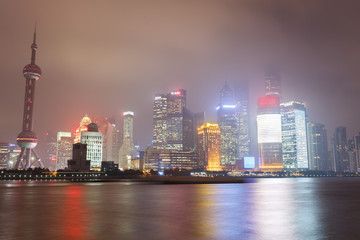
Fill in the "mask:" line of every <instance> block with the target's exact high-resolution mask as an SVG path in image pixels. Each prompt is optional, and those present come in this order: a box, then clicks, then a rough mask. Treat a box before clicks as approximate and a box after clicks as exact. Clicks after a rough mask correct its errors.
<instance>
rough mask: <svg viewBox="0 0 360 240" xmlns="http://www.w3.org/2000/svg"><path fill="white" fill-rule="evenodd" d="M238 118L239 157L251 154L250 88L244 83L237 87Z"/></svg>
mask: <svg viewBox="0 0 360 240" xmlns="http://www.w3.org/2000/svg"><path fill="white" fill-rule="evenodd" d="M235 101H236V119H237V127H238V134H239V150H238V151H239V153H238V154H239V159H244V157H246V156H250V133H249V122H250V118H249V88H248V84H247V83H242V84H240V85H238V86H237V87H236V88H235Z"/></svg>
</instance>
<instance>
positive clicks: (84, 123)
mask: <svg viewBox="0 0 360 240" xmlns="http://www.w3.org/2000/svg"><path fill="white" fill-rule="evenodd" d="M90 123H91V119H90V118H89V117H88V115H87V114H85V116H84V117H83V118H82V119H81V121H80V126H79V127H78V128H77V129H76V130H75V138H74V143H79V142H80V140H81V133H82V132H86V131H87V130H88V129H87V126H88V125H89V124H90Z"/></svg>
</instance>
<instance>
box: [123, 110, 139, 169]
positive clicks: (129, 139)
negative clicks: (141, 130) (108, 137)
mask: <svg viewBox="0 0 360 240" xmlns="http://www.w3.org/2000/svg"><path fill="white" fill-rule="evenodd" d="M123 116H124V128H123V130H124V134H123V143H122V145H121V147H120V150H119V168H120V169H122V170H125V169H129V168H130V163H131V159H132V156H133V153H134V152H135V151H136V149H135V146H134V139H133V133H134V112H131V111H127V112H124V113H123Z"/></svg>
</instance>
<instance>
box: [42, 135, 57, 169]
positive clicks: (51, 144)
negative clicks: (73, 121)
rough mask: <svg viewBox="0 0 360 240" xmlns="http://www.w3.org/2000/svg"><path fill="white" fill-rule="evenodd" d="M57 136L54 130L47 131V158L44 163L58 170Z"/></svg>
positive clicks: (49, 167)
mask: <svg viewBox="0 0 360 240" xmlns="http://www.w3.org/2000/svg"><path fill="white" fill-rule="evenodd" d="M56 154H57V138H56V135H55V134H54V133H52V132H47V133H46V159H45V161H44V165H45V166H46V167H47V168H48V169H49V170H51V171H55V170H56Z"/></svg>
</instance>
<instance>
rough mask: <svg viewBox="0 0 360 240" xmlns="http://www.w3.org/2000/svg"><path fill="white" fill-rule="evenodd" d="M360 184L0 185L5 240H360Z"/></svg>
mask: <svg viewBox="0 0 360 240" xmlns="http://www.w3.org/2000/svg"><path fill="white" fill-rule="evenodd" d="M358 189H360V179H355V178H348V179H345V178H343V179H340V178H333V179H331V178H323V179H315V178H278V179H257V180H255V181H253V182H252V183H246V184H200V185H160V184H159V185H157V184H138V183H136V184H135V183H134V184H133V183H66V182H61V183H59V182H43V183H38V182H35V183H34V182H6V181H4V182H1V183H0V223H1V224H0V239H79V240H83V239H142V238H144V239H359V237H360V235H359V234H358V233H357V230H358V229H357V228H358V224H359V222H360V221H359V220H360V219H359V215H360V211H359V209H360V193H359V191H358Z"/></svg>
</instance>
